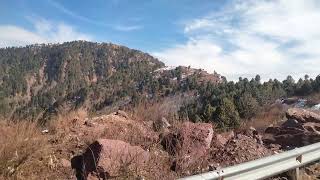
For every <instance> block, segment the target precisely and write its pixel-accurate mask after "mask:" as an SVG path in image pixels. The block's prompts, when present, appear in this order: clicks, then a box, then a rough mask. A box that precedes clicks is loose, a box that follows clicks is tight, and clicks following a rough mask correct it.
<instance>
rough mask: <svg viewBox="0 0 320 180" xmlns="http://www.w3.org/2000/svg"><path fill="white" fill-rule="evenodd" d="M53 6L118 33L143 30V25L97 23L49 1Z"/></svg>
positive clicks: (114, 2)
mask: <svg viewBox="0 0 320 180" xmlns="http://www.w3.org/2000/svg"><path fill="white" fill-rule="evenodd" d="M47 1H48V2H49V3H50V4H51V5H52V6H54V7H55V8H57V9H58V10H60V11H61V12H63V13H65V14H66V15H69V16H71V17H73V18H75V19H77V20H80V21H83V22H86V23H90V24H93V25H96V26H102V27H109V28H113V29H115V30H118V31H134V30H139V29H142V28H143V26H141V25H114V24H108V23H105V22H102V21H97V20H94V19H90V18H88V17H85V16H82V15H79V14H77V13H75V12H74V11H72V10H70V9H68V8H66V7H65V6H63V5H62V4H60V3H58V2H56V1H54V0H47ZM112 3H113V4H118V3H119V2H118V0H113V1H112Z"/></svg>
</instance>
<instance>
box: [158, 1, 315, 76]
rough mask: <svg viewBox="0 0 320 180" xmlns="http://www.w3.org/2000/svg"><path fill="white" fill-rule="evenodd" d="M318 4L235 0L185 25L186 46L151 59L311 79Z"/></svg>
mask: <svg viewBox="0 0 320 180" xmlns="http://www.w3.org/2000/svg"><path fill="white" fill-rule="evenodd" d="M319 21H320V2H319V1H316V0H306V1H300V0H277V1H276V0H259V1H253V0H250V1H238V0H234V1H232V3H230V4H228V5H227V6H226V7H224V8H223V9H222V10H221V11H218V12H212V13H209V14H208V15H207V16H205V17H202V18H198V19H193V20H190V21H188V22H187V23H185V25H184V30H183V32H184V34H185V35H186V36H187V37H188V38H189V40H188V41H187V42H186V43H185V44H179V45H175V46H173V47H171V48H169V49H165V50H163V51H160V52H154V55H156V56H157V57H159V58H160V59H162V60H164V61H165V62H166V63H167V64H169V65H178V64H182V65H191V66H195V67H200V68H204V69H206V70H208V71H211V72H213V70H216V71H217V72H219V73H221V74H223V75H225V76H227V78H228V79H232V80H235V79H238V76H240V75H241V76H248V77H253V76H255V75H256V74H260V75H262V78H263V79H265V80H267V79H268V78H278V79H284V78H285V77H286V76H287V75H288V74H292V75H293V76H294V77H296V78H297V77H302V76H303V75H304V74H310V75H311V76H313V77H314V76H316V75H317V74H319V73H320V72H319V69H318V68H317V67H320V52H319V51H318V49H317V48H318V47H319V46H320V24H319V23H317V22H319Z"/></svg>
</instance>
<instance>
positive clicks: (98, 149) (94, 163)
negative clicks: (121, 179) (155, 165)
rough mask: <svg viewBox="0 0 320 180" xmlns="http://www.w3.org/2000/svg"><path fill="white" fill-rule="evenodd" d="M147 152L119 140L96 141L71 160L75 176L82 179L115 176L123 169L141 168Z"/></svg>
mask: <svg viewBox="0 0 320 180" xmlns="http://www.w3.org/2000/svg"><path fill="white" fill-rule="evenodd" d="M149 157H150V155H149V152H147V151H145V150H143V149H142V148H141V147H139V146H131V145H130V144H129V143H126V142H124V141H120V140H111V139H98V140H97V141H95V142H94V143H92V144H91V145H90V146H89V147H88V148H87V149H86V151H85V152H84V153H83V154H82V155H80V156H76V157H74V158H73V159H72V160H71V163H72V167H73V168H74V169H76V172H77V173H76V174H77V176H78V178H79V176H81V175H82V176H84V177H82V178H83V179H86V178H87V177H88V176H89V175H90V176H91V177H95V176H96V177H105V178H108V177H110V176H117V175H119V174H120V172H121V170H122V169H123V168H129V167H134V168H138V167H143V166H144V165H145V164H146V163H147V162H148V160H149Z"/></svg>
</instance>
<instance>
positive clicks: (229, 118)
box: [179, 75, 320, 129]
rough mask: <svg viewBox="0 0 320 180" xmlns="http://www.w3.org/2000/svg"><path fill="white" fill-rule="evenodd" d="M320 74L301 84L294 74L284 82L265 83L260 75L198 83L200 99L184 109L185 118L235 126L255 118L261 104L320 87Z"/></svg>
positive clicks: (225, 127)
mask: <svg viewBox="0 0 320 180" xmlns="http://www.w3.org/2000/svg"><path fill="white" fill-rule="evenodd" d="M319 87H320V76H317V77H316V79H315V80H313V79H310V78H309V77H308V76H307V75H306V76H305V79H304V80H303V79H299V80H298V82H297V83H295V81H294V80H293V78H292V77H291V76H288V77H287V79H286V80H284V81H283V82H280V81H278V80H276V79H275V80H271V79H270V80H269V81H267V82H264V83H261V82H260V76H259V75H257V76H256V77H255V78H254V79H252V80H250V81H249V80H248V79H247V78H244V79H242V78H239V81H238V82H236V83H234V82H232V81H230V82H227V81H224V82H222V83H220V84H218V85H214V84H210V83H207V84H203V85H201V86H198V87H197V88H196V89H198V93H199V95H198V98H197V99H196V100H195V101H194V102H192V103H190V104H186V105H184V106H183V107H182V108H181V109H180V112H179V114H180V117H181V118H182V119H185V118H189V119H190V120H191V121H194V122H198V121H204V122H214V123H216V124H217V125H218V127H219V128H222V129H227V128H235V127H237V126H239V124H240V122H241V120H240V119H242V120H248V119H251V118H252V117H254V116H255V115H256V114H257V113H258V112H259V109H260V107H262V106H264V105H267V104H271V103H273V102H274V101H275V100H276V99H278V98H285V97H290V96H305V95H309V94H311V93H314V92H319V90H320V88H319Z"/></svg>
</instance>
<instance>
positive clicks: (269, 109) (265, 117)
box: [241, 104, 287, 132]
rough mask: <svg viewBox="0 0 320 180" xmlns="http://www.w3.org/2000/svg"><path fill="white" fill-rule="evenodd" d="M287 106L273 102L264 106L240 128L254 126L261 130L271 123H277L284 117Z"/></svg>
mask: <svg viewBox="0 0 320 180" xmlns="http://www.w3.org/2000/svg"><path fill="white" fill-rule="evenodd" d="M286 110H287V107H286V106H284V105H282V104H274V105H271V106H266V107H264V108H263V110H262V111H261V112H260V113H259V114H257V115H256V116H255V117H253V118H252V119H251V120H249V121H246V122H245V123H244V124H243V125H242V126H241V128H243V129H248V128H249V127H254V128H256V129H257V130H258V131H260V132H263V131H264V130H265V128H267V127H269V126H270V125H272V124H277V123H279V122H280V121H281V120H283V119H284V118H285V112H286Z"/></svg>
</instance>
